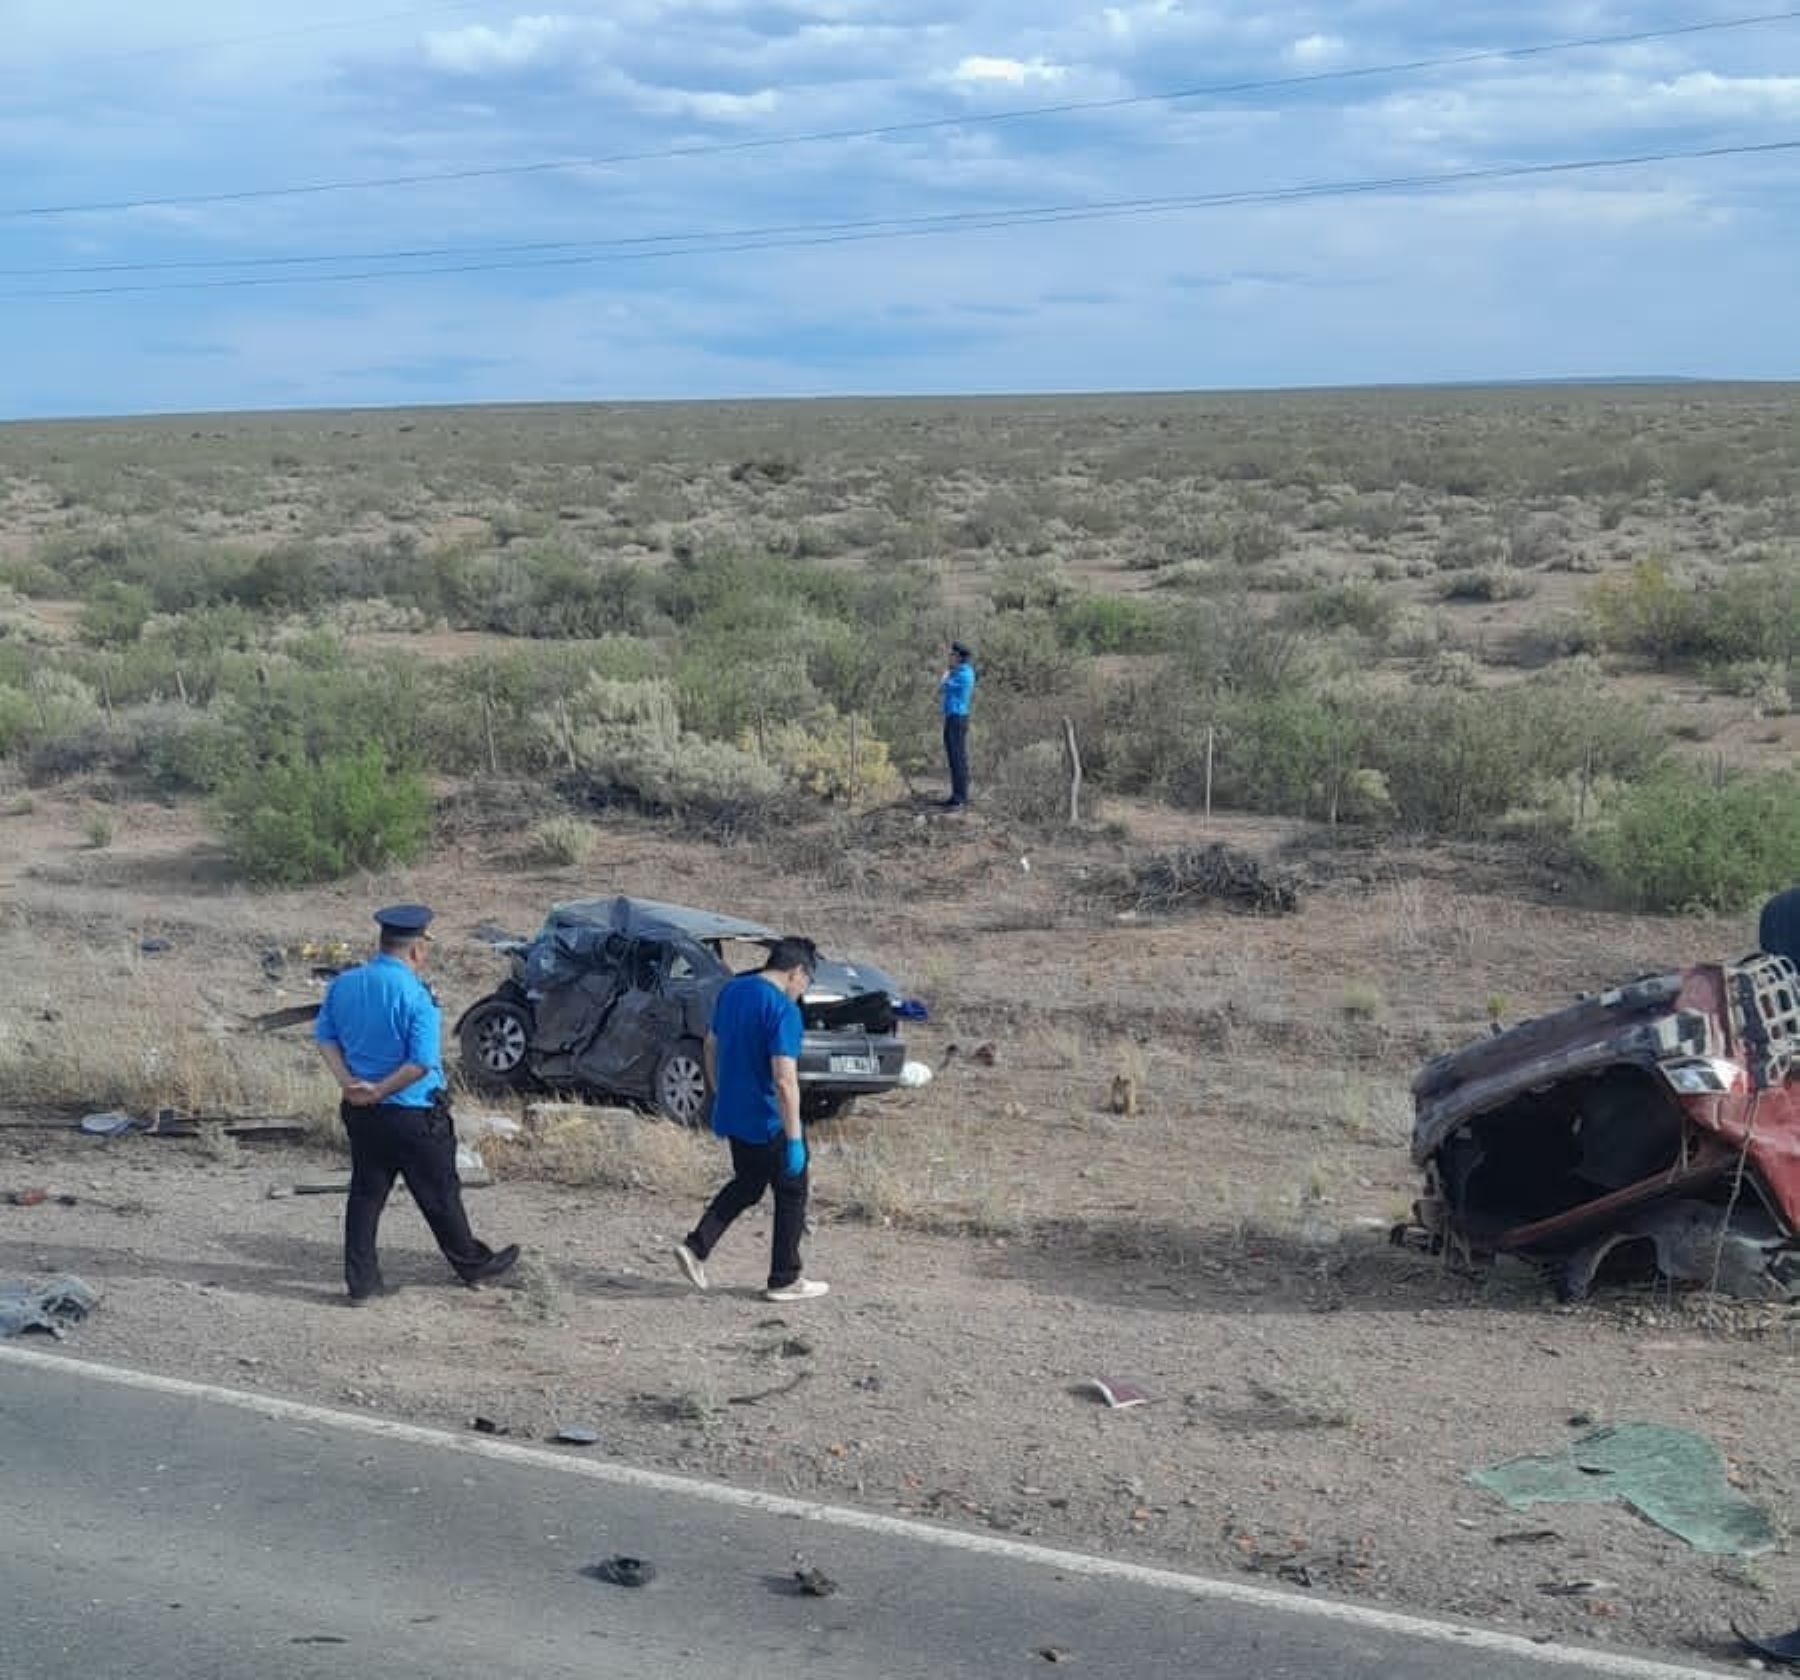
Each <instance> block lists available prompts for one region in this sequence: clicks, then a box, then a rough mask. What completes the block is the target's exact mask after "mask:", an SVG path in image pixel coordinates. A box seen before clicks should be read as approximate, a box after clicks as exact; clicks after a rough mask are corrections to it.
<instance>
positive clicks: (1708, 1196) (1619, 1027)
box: [1412, 954, 1800, 1300]
mask: <svg viewBox="0 0 1800 1680" xmlns="http://www.w3.org/2000/svg"><path fill="white" fill-rule="evenodd" d="M1412 1092H1413V1109H1414V1125H1413V1140H1412V1156H1413V1161H1414V1164H1415V1165H1416V1166H1418V1167H1419V1168H1420V1169H1421V1170H1422V1172H1423V1173H1424V1179H1425V1184H1424V1194H1423V1195H1422V1196H1421V1197H1420V1199H1419V1201H1418V1202H1417V1203H1416V1204H1415V1206H1414V1216H1415V1220H1416V1227H1417V1228H1418V1229H1420V1230H1422V1231H1423V1232H1424V1234H1425V1236H1426V1237H1427V1239H1428V1241H1429V1242H1430V1245H1431V1246H1433V1247H1434V1248H1444V1247H1450V1248H1453V1249H1456V1250H1458V1251H1460V1252H1461V1253H1463V1254H1464V1255H1465V1256H1468V1257H1475V1256H1481V1255H1492V1254H1497V1253H1499V1254H1518V1255H1522V1256H1526V1257H1528V1258H1532V1259H1536V1260H1540V1261H1543V1262H1545V1263H1546V1264H1547V1265H1549V1266H1550V1267H1551V1268H1552V1269H1553V1271H1554V1273H1555V1276H1556V1278H1557V1282H1558V1287H1559V1290H1560V1293H1561V1294H1562V1295H1563V1297H1564V1298H1565V1299H1569V1300H1578V1299H1581V1298H1582V1297H1584V1296H1585V1295H1586V1294H1587V1293H1588V1291H1589V1289H1590V1288H1591V1287H1592V1286H1593V1284H1594V1282H1595V1280H1596V1278H1598V1277H1600V1276H1601V1275H1602V1274H1603V1272H1604V1273H1605V1274H1606V1275H1608V1276H1612V1275H1631V1273H1632V1272H1633V1271H1634V1270H1635V1271H1636V1272H1637V1273H1638V1274H1639V1275H1642V1274H1643V1273H1644V1272H1645V1271H1646V1270H1647V1269H1649V1268H1651V1267H1653V1268H1654V1270H1655V1271H1656V1272H1658V1273H1660V1274H1662V1275H1663V1276H1665V1277H1667V1278H1671V1279H1677V1280H1680V1281H1683V1282H1691V1283H1698V1284H1703V1285H1706V1286H1708V1287H1710V1288H1714V1289H1718V1290H1721V1291H1724V1292H1727V1293H1730V1294H1734V1295H1740V1296H1747V1297H1751V1298H1763V1299H1776V1300H1779V1299H1784V1298H1800V972H1797V971H1796V969H1795V965H1794V964H1793V962H1791V961H1790V960H1789V959H1788V958H1787V957H1785V956H1771V955H1765V954H1757V955H1754V956H1750V957H1746V958H1745V959H1744V960H1743V961H1741V962H1736V963H1729V964H1701V965H1699V966H1696V967H1693V968H1688V969H1684V970H1682V971H1680V972H1679V973H1673V974H1661V975H1653V976H1649V977H1646V978H1643V979H1638V980H1634V981H1632V982H1630V983H1629V984H1627V985H1624V986H1618V987H1615V988H1614V989H1613V990H1611V991H1607V992H1601V993H1599V994H1597V995H1595V996H1589V997H1584V998H1582V999H1580V1000H1579V1001H1578V1002H1576V1003H1575V1004H1573V1005H1572V1006H1570V1007H1569V1008H1567V1009H1563V1010H1559V1011H1558V1012H1556V1013H1555V1014H1552V1015H1546V1016H1542V1017H1540V1018H1539V1019H1537V1020H1533V1021H1526V1022H1524V1023H1523V1024H1521V1025H1519V1026H1516V1027H1514V1028H1512V1029H1511V1030H1510V1031H1506V1032H1499V1031H1496V1032H1495V1033H1494V1034H1493V1035H1492V1036H1490V1037H1488V1038H1484V1039H1481V1040H1479V1041H1477V1042H1476V1043H1473V1044H1470V1045H1467V1046H1465V1047H1464V1048H1463V1049H1460V1050H1457V1051H1454V1052H1453V1053H1451V1054H1449V1055H1446V1056H1440V1057H1438V1058H1437V1059H1436V1060H1435V1061H1432V1062H1429V1063H1428V1064H1427V1065H1426V1066H1425V1067H1424V1068H1423V1069H1422V1070H1421V1071H1420V1073H1419V1075H1418V1077H1417V1078H1416V1079H1415V1080H1414V1082H1413V1087H1412Z"/></svg>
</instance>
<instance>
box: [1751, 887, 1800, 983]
mask: <svg viewBox="0 0 1800 1680" xmlns="http://www.w3.org/2000/svg"><path fill="white" fill-rule="evenodd" d="M1756 942H1757V944H1758V945H1760V946H1761V947H1762V948H1763V950H1765V951H1767V952H1768V953H1769V955H1770V956H1772V957H1786V958H1787V960H1788V961H1789V962H1791V963H1793V964H1794V965H1795V966H1796V967H1800V887H1789V888H1788V890H1787V891H1786V892H1778V893H1777V894H1776V895H1775V896H1774V897H1773V898H1772V899H1770V900H1769V902H1768V903H1767V904H1765V905H1764V906H1763V909H1762V921H1761V923H1760V924H1759V926H1758V928H1757V940H1756Z"/></svg>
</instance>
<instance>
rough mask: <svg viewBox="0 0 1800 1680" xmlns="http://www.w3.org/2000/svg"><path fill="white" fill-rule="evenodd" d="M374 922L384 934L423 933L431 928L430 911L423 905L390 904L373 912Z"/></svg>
mask: <svg viewBox="0 0 1800 1680" xmlns="http://www.w3.org/2000/svg"><path fill="white" fill-rule="evenodd" d="M375 921H376V925H377V926H379V927H380V928H381V930H382V932H384V933H423V932H424V931H425V930H426V929H427V928H428V927H430V926H431V911H430V910H429V909H428V908H427V907H426V906H425V905H423V904H390V905H389V906H388V907H387V908H386V909H385V910H377V911H376V912H375Z"/></svg>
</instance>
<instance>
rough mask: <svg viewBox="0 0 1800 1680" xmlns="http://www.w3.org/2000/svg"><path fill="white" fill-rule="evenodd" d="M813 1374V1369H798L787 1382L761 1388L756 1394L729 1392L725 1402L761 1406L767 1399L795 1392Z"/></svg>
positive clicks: (732, 1404) (734, 1404)
mask: <svg viewBox="0 0 1800 1680" xmlns="http://www.w3.org/2000/svg"><path fill="white" fill-rule="evenodd" d="M811 1375H812V1372H811V1371H798V1372H796V1373H795V1374H794V1375H793V1376H791V1377H789V1378H788V1380H787V1381H786V1382H784V1383H778V1384H777V1385H776V1386H775V1387H774V1388H759V1389H758V1390H757V1391H756V1392H755V1393H754V1394H728V1395H726V1397H725V1404H726V1405H728V1406H760V1405H761V1404H762V1403H763V1401H765V1400H773V1399H776V1398H777V1397H778V1396H780V1395H783V1394H791V1393H793V1391H794V1390H795V1389H797V1388H798V1387H799V1386H800V1385H801V1384H802V1383H803V1382H805V1381H806V1379H807V1378H808V1377H810V1376H811Z"/></svg>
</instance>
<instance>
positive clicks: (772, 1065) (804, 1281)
mask: <svg viewBox="0 0 1800 1680" xmlns="http://www.w3.org/2000/svg"><path fill="white" fill-rule="evenodd" d="M818 963H819V953H818V950H817V948H816V947H815V946H814V944H813V942H812V941H811V940H810V939H796V938H784V939H777V940H776V941H775V943H774V944H773V945H771V946H770V947H769V955H768V960H767V961H766V962H764V964H763V966H762V968H761V969H760V970H758V971H757V972H756V973H754V974H740V975H739V976H738V977H737V978H736V979H735V980H731V981H728V982H727V983H726V985H725V989H724V990H723V991H721V992H720V993H719V996H718V999H717V1001H716V1002H715V1003H714V1004H713V1014H712V1030H711V1031H710V1032H708V1033H707V1035H706V1078H707V1083H708V1084H709V1085H710V1086H711V1087H712V1093H713V1104H712V1125H713V1130H714V1131H715V1132H717V1133H718V1134H719V1136H720V1137H722V1138H724V1139H725V1140H726V1141H727V1142H729V1143H730V1145H731V1171H732V1177H731V1182H730V1183H729V1184H727V1185H726V1186H725V1188H724V1189H723V1190H721V1191H720V1192H719V1193H718V1195H716V1196H715V1197H713V1199H712V1203H711V1205H710V1206H709V1207H708V1208H707V1210H706V1212H705V1213H703V1214H701V1216H700V1223H699V1224H698V1225H696V1226H695V1227H694V1228H693V1230H692V1231H690V1232H689V1233H688V1235H687V1236H686V1237H685V1238H684V1239H683V1240H682V1241H681V1242H679V1243H677V1244H676V1245H675V1259H676V1262H677V1264H679V1265H680V1267H681V1269H682V1271H683V1273H684V1274H685V1275H686V1277H687V1280H688V1282H689V1283H691V1284H693V1286H694V1287H695V1288H696V1289H704V1288H705V1287H706V1257H707V1256H708V1255H709V1254H711V1253H712V1251H713V1249H714V1248H715V1247H717V1246H718V1241H719V1239H720V1238H721V1237H722V1236H724V1235H725V1232H726V1229H727V1227H729V1226H730V1224H731V1222H732V1221H733V1220H734V1219H736V1218H737V1216H738V1215H739V1214H740V1213H743V1212H745V1211H747V1210H748V1209H750V1208H753V1207H755V1206H756V1204H757V1203H758V1202H760V1201H761V1200H762V1198H763V1192H764V1191H765V1190H767V1189H769V1188H770V1187H771V1186H773V1187H774V1191H775V1234H774V1238H773V1240H772V1244H771V1251H770V1256H769V1286H768V1288H767V1289H765V1290H764V1291H763V1299H764V1300H765V1301H811V1300H814V1299H816V1298H817V1297H818V1296H820V1295H823V1294H825V1293H826V1291H827V1290H828V1289H829V1287H830V1286H829V1285H828V1284H825V1283H821V1282H820V1281H819V1280H818V1279H817V1278H809V1277H806V1276H804V1275H803V1274H802V1272H801V1268H800V1236H801V1233H802V1232H803V1231H804V1230H805V1229H806V1190H807V1180H806V1139H805V1136H804V1135H803V1133H802V1132H801V1129H800V1041H801V1038H802V1036H803V1033H804V1027H803V1025H802V1022H801V1019H800V999H801V998H802V997H804V996H805V995H806V988H807V987H808V986H809V985H811V984H812V977H813V970H814V969H815V968H817V967H818Z"/></svg>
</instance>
